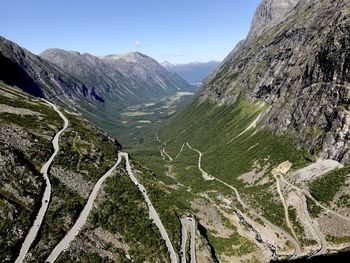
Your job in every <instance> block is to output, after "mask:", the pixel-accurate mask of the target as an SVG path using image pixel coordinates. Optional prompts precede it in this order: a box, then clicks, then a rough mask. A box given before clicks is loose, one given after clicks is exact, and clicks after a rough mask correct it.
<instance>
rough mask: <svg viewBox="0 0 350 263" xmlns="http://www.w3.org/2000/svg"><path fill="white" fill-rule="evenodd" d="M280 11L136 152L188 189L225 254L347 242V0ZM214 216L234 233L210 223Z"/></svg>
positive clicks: (311, 250)
mask: <svg viewBox="0 0 350 263" xmlns="http://www.w3.org/2000/svg"><path fill="white" fill-rule="evenodd" d="M266 2H267V1H263V2H262V3H263V4H264V3H266ZM273 3H277V1H276V2H275V1H271V4H273ZM269 10H270V11H269V12H273V10H279V8H277V7H276V8H275V7H273V6H271V8H269ZM289 10H290V13H286V14H285V16H284V17H285V20H281V21H280V23H277V22H276V23H277V24H275V25H269V26H268V28H266V30H263V31H261V33H260V35H259V34H258V35H252V36H250V37H249V38H248V40H244V41H242V42H241V43H240V44H239V45H238V46H237V47H236V48H235V49H234V50H233V51H232V52H231V54H230V55H229V56H228V57H227V58H226V59H225V61H224V62H223V63H222V65H221V66H220V68H219V69H218V71H217V72H216V73H215V74H213V75H212V76H211V77H210V78H209V79H208V81H207V83H206V84H205V86H204V88H203V91H202V92H201V94H200V95H199V96H198V98H197V99H196V100H195V101H193V103H192V104H191V105H189V106H187V107H186V108H185V109H184V110H182V111H180V112H178V113H177V114H175V115H174V116H172V117H171V118H170V119H169V121H167V122H166V123H165V124H164V125H163V126H162V127H161V128H160V129H159V131H158V133H157V140H158V143H156V142H149V145H147V146H148V147H149V148H148V152H150V150H149V149H151V147H152V143H153V145H154V144H156V146H153V147H154V148H153V149H154V150H153V154H151V156H152V157H149V158H147V157H142V156H141V157H139V158H142V160H143V161H144V162H145V163H147V164H148V165H150V166H152V167H154V171H156V173H157V176H158V178H159V180H161V181H163V182H164V183H165V184H168V185H169V187H173V188H174V189H177V191H179V192H180V191H182V192H185V191H186V192H187V193H186V194H187V195H188V196H187V197H186V199H187V200H188V203H189V206H190V207H191V208H192V209H193V210H194V211H193V213H194V214H195V216H196V217H198V222H199V223H200V224H202V225H204V226H205V228H206V229H207V230H208V237H209V238H208V240H209V242H210V243H211V244H212V246H213V248H214V250H215V254H216V256H217V258H218V259H219V260H220V261H223V262H236V261H237V262H239V261H244V260H247V261H248V260H252V261H253V260H255V261H257V262H269V261H270V260H271V259H272V260H283V259H284V260H288V259H295V258H300V257H309V256H315V257H316V256H320V255H323V254H333V253H338V252H341V251H348V250H349V247H350V239H349V235H350V234H349V233H350V203H349V202H348V200H349V194H348V193H349V185H350V180H349V172H350V166H349V162H350V160H349V141H350V140H349V112H350V111H349V94H350V93H349V76H350V74H349V73H350V72H349V59H348V58H349V54H350V53H349V29H350V20H349V14H350V13H349V12H350V3H348V2H345V1H340V0H337V1H332V0H322V1H306V0H305V1H303V0H301V1H299V2H298V3H297V4H296V5H295V7H294V8H290V9H289ZM266 16H267V17H273V14H266ZM255 21H258V19H255ZM255 26H256V25H254V23H253V29H252V31H253V32H254V27H255ZM159 152H160V154H159ZM142 153H144V151H141V154H142ZM157 154H158V155H160V156H162V155H163V157H159V160H158V161H157V162H156V160H155V158H156V157H155V156H156V155H157ZM167 156H170V157H172V159H170V158H168V159H169V161H167V160H166V159H167ZM320 157H321V158H320ZM164 159H165V161H164ZM162 160H163V161H162ZM162 162H163V164H164V168H163V172H160V171H161V169H160V167H159V166H160V165H159V163H160V164H161V163H162ZM343 165H344V166H343ZM164 174H165V175H168V177H170V178H168V177H166V176H164ZM201 202H203V203H205V208H204V209H203V208H202V207H201V206H200V203H201ZM213 208H215V209H218V211H219V213H220V214H221V215H222V219H221V220H220V217H219V218H218V217H215V216H213V215H214V212H213V211H212V209H213ZM233 211H234V212H233ZM203 214H205V215H204V216H203ZM208 214H210V218H213V220H211V221H207V220H206V218H208V217H209V215H208ZM232 215H233V216H232ZM220 221H221V222H220ZM222 221H225V222H231V223H232V224H231V225H230V226H229V227H228V228H229V229H235V228H237V229H239V230H238V231H237V233H239V236H236V237H235V238H233V236H231V235H229V234H227V229H225V230H224V229H220V226H222V225H225V224H223V223H222ZM260 224H262V225H264V227H261V225H260ZM242 226H243V228H244V230H242V229H241V227H242ZM264 228H265V229H264ZM241 230H242V231H241ZM281 230H282V232H281ZM283 231H285V232H284V233H283ZM252 232H253V233H254V234H253V238H252V235H251V234H252ZM276 237H277V238H276ZM287 240H288V241H287ZM286 241H287V242H286ZM246 242H247V243H246ZM250 242H251V243H250ZM242 244H245V245H244V249H243V245H242ZM248 244H250V245H252V246H250V245H248ZM240 245H241V246H240ZM262 246H263V247H262ZM256 255H258V258H256ZM320 261H322V259H320Z"/></svg>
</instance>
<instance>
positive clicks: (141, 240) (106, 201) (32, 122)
mask: <svg viewBox="0 0 350 263" xmlns="http://www.w3.org/2000/svg"><path fill="white" fill-rule="evenodd" d="M0 98H1V104H0V123H1V125H0V130H1V134H0V142H1V143H0V168H1V170H0V171H1V172H0V182H1V184H0V261H1V262H14V260H15V259H16V257H17V256H18V253H19V249H20V248H21V243H22V242H23V240H24V238H25V237H26V235H27V233H28V230H29V228H30V227H31V225H32V224H33V222H34V219H35V217H36V214H37V212H38V210H39V208H40V206H41V198H42V192H43V190H44V188H45V180H44V179H43V177H42V174H41V173H40V169H41V166H42V165H43V163H45V162H46V161H47V159H48V158H49V157H50V156H51V154H52V151H53V149H52V144H51V140H52V139H53V137H54V135H55V134H56V133H57V131H58V130H60V129H61V128H62V125H63V121H62V119H61V118H60V116H59V115H58V114H57V112H55V111H54V110H53V109H52V108H51V107H50V106H49V105H48V104H46V103H45V102H44V101H42V100H40V99H38V98H35V97H32V96H29V95H28V94H26V93H24V92H21V91H20V90H19V89H15V88H13V87H10V86H8V85H6V84H4V83H2V82H0ZM61 112H63V114H64V115H65V116H66V117H67V119H68V120H69V124H68V128H67V129H66V130H65V131H64V132H63V134H62V135H61V136H60V138H59V148H60V149H59V152H58V155H57V156H56V157H55V158H54V160H53V164H52V165H51V167H50V169H49V173H48V176H49V180H50V182H51V187H52V192H51V198H50V201H49V206H48V210H47V212H46V215H45V217H44V221H43V224H42V226H41V228H40V230H39V233H38V236H37V238H36V239H35V241H34V243H33V244H32V246H31V247H30V249H29V252H28V254H27V255H26V257H25V260H24V262H43V261H44V260H45V258H46V257H47V256H48V255H49V253H50V252H51V251H52V250H53V248H54V247H55V246H56V245H57V244H58V242H59V241H60V240H61V239H62V238H63V237H64V236H65V234H66V233H67V232H68V231H69V230H70V228H71V227H72V226H73V224H74V223H75V221H76V219H77V218H78V216H79V214H80V212H81V211H82V209H83V208H84V206H85V204H86V202H87V199H88V197H89V195H90V193H91V191H92V189H93V187H94V185H95V183H96V182H97V181H98V180H99V178H100V177H101V176H102V175H103V174H104V173H105V172H106V171H108V170H109V169H110V168H111V167H112V166H113V165H114V164H115V162H116V160H117V159H118V152H119V151H120V149H121V146H120V144H119V143H118V141H116V140H115V139H114V138H111V137H109V136H108V135H107V134H106V133H105V132H103V131H101V130H99V129H97V128H96V127H94V126H93V125H91V124H90V123H89V122H87V121H86V120H84V119H82V118H81V117H80V116H78V115H76V114H72V113H69V112H67V111H65V110H63V109H62V108H61ZM131 162H132V164H131V167H132V169H134V167H136V170H135V176H136V177H137V178H139V180H142V182H143V184H145V185H147V190H148V191H149V192H150V193H151V194H152V196H154V193H155V192H156V193H157V196H158V197H159V198H154V197H153V198H152V202H153V204H154V206H155V207H156V208H159V209H160V210H161V217H162V218H163V217H169V218H170V219H169V220H167V221H166V223H164V225H165V226H166V227H167V228H168V229H171V231H170V233H171V239H172V240H173V241H174V244H177V242H179V241H178V240H179V231H180V230H179V229H180V225H178V226H177V224H179V222H178V221H177V218H176V215H175V213H178V208H177V207H176V206H175V205H174V203H173V202H172V201H169V200H167V201H165V199H167V197H166V194H165V192H164V189H163V188H164V187H163V186H161V185H160V184H159V183H158V182H156V181H155V180H154V178H153V176H152V175H151V173H150V171H148V170H147V169H145V168H144V167H142V166H140V165H139V164H138V163H135V162H134V161H131ZM122 166H123V167H122ZM124 167H125V163H124V162H123V163H121V164H120V167H119V166H118V167H117V169H116V170H115V172H113V174H112V175H111V177H110V178H109V179H108V180H107V181H106V182H105V183H104V184H103V186H102V188H101V190H100V191H99V192H98V196H97V199H96V201H95V202H94V208H93V210H92V212H91V214H90V217H89V218H88V220H87V222H86V224H85V225H84V226H83V230H82V231H81V235H79V236H78V237H77V238H76V240H75V241H74V242H73V243H72V244H71V246H70V247H69V250H67V251H66V253H64V254H62V255H61V256H60V257H59V258H58V260H57V262H73V260H74V262H77V261H78V262H168V254H167V251H166V247H165V242H164V241H163V240H162V238H161V236H160V233H159V231H158V229H157V228H156V227H155V225H154V224H153V222H152V221H151V220H150V219H149V214H148V208H147V205H146V202H145V201H144V199H143V197H142V194H141V193H140V191H139V190H138V189H137V187H136V186H135V184H134V183H133V182H132V181H131V180H130V178H129V176H128V175H127V173H126V171H125V168H124ZM150 186H152V187H150ZM160 197H162V198H160ZM172 224H175V226H176V227H170V226H171V225H172ZM178 247H179V245H176V249H177V250H178Z"/></svg>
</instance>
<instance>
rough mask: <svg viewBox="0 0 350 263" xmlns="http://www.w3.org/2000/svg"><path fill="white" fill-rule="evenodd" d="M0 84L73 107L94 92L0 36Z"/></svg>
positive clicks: (87, 98) (88, 98)
mask: <svg viewBox="0 0 350 263" xmlns="http://www.w3.org/2000/svg"><path fill="white" fill-rule="evenodd" d="M0 80H2V81H3V82H5V83H7V84H9V85H14V86H17V87H19V88H21V89H22V90H24V91H26V92H28V93H30V94H32V95H34V96H39V97H46V98H54V100H55V101H56V102H61V103H63V102H64V103H65V104H68V105H72V101H73V100H90V99H91V97H90V95H91V93H92V90H91V89H89V88H88V87H87V86H86V85H84V84H83V83H82V82H81V81H79V80H77V79H75V78H73V77H72V76H71V75H69V74H66V73H65V72H62V70H61V69H59V68H58V67H55V66H54V65H52V64H51V63H49V62H47V61H45V60H43V59H41V58H40V57H38V56H36V55H34V54H32V53H30V52H29V51H28V50H25V49H23V48H21V47H20V46H18V45H17V44H15V43H13V42H11V41H9V40H7V39H5V38H3V37H1V36H0Z"/></svg>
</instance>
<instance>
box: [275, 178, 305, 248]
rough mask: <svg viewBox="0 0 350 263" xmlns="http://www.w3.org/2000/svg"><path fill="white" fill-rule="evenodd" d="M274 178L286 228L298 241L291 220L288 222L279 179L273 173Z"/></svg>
mask: <svg viewBox="0 0 350 263" xmlns="http://www.w3.org/2000/svg"><path fill="white" fill-rule="evenodd" d="M274 178H275V180H276V186H277V192H278V194H279V196H280V199H281V202H282V205H283V210H284V217H285V221H286V224H287V226H288V228H289V229H290V231H291V232H292V234H293V236H294V238H295V240H296V241H297V243H298V238H297V235H296V234H295V232H294V229H293V226H292V224H291V222H290V220H289V212H288V205H287V202H286V200H285V198H284V196H283V193H282V191H281V184H280V181H279V179H278V175H274ZM298 246H299V245H298ZM299 250H300V248H299Z"/></svg>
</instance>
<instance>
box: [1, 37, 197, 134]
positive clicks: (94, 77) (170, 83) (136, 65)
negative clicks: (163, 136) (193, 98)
mask: <svg viewBox="0 0 350 263" xmlns="http://www.w3.org/2000/svg"><path fill="white" fill-rule="evenodd" d="M0 80H2V81H4V82H5V83H7V84H10V85H14V86H17V87H19V88H21V89H22V90H24V91H26V92H28V93H30V94H32V95H35V96H39V97H45V98H47V99H49V100H50V101H52V102H54V103H57V104H59V105H64V106H65V107H67V108H69V109H71V110H72V111H75V112H79V113H82V114H83V115H84V117H85V118H87V119H88V120H90V121H92V122H93V123H94V124H95V125H97V126H98V127H100V128H103V129H105V130H107V131H108V132H109V133H113V134H114V135H116V134H117V135H118V134H120V133H125V134H126V135H125V134H124V135H125V136H124V137H127V134H128V132H127V131H125V132H124V128H125V127H124V125H123V123H121V122H120V121H118V120H119V119H121V118H122V116H121V115H122V114H123V113H122V110H125V109H127V108H128V107H130V108H133V107H135V106H140V105H141V106H142V105H150V103H158V102H159V101H162V100H167V99H168V97H171V96H177V95H178V93H179V92H182V93H183V92H188V91H193V90H194V89H195V88H196V87H194V86H192V85H190V84H189V83H187V82H186V81H185V80H183V79H182V78H180V77H179V76H178V75H176V74H174V73H170V72H168V71H166V70H165V69H164V68H163V67H162V66H161V65H160V64H158V63H157V62H156V61H155V60H153V59H152V58H150V57H148V56H146V55H143V54H140V53H131V54H126V55H111V56H106V57H104V58H98V57H95V56H92V55H90V54H80V53H78V52H69V51H64V50H60V49H50V50H47V51H45V52H44V53H43V54H41V56H36V55H34V54H32V53H30V52H29V51H28V50H25V49H24V48H22V47H20V46H18V45H17V44H15V43H13V42H11V41H9V40H7V39H5V38H2V37H1V38H0Z"/></svg>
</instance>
